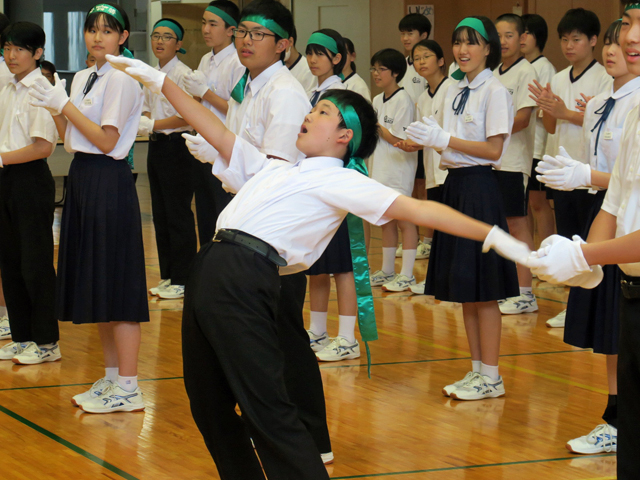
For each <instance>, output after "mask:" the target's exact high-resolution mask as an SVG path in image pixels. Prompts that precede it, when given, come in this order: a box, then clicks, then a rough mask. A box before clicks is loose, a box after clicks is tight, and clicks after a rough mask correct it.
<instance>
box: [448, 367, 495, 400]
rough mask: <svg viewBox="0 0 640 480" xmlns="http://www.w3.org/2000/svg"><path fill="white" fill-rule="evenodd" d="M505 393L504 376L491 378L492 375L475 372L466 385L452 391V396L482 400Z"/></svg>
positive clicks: (461, 398)
mask: <svg viewBox="0 0 640 480" xmlns="http://www.w3.org/2000/svg"><path fill="white" fill-rule="evenodd" d="M504 394H505V391H504V382H503V381H502V377H500V378H498V380H496V381H494V380H491V377H488V376H487V375H482V374H480V373H477V372H476V373H474V374H473V376H472V377H471V379H469V380H468V381H467V384H466V385H463V386H462V387H460V388H456V389H455V390H454V391H453V392H451V398H455V399H456V400H482V399H483V398H496V397H502V396H503V395H504Z"/></svg>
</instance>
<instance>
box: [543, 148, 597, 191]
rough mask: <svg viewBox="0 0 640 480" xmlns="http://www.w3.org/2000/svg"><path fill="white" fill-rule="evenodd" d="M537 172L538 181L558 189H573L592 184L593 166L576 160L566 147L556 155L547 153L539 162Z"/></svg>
mask: <svg viewBox="0 0 640 480" xmlns="http://www.w3.org/2000/svg"><path fill="white" fill-rule="evenodd" d="M536 172H538V173H541V174H542V175H537V176H536V178H537V179H538V181H540V182H543V183H545V184H546V185H547V186H549V187H551V188H554V189H556V190H565V191H571V190H575V189H576V188H580V187H590V186H591V166H590V165H587V164H585V163H582V162H579V161H578V160H574V159H573V158H571V156H570V155H569V154H568V153H567V151H566V150H565V149H564V147H560V154H559V155H556V156H555V157H551V156H549V155H545V156H544V157H542V161H541V162H540V163H538V166H537V167H536Z"/></svg>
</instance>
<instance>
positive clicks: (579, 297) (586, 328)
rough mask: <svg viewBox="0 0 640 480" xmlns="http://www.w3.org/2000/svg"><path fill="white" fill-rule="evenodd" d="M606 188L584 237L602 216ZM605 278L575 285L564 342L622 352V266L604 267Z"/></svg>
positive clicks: (607, 352) (593, 210)
mask: <svg viewBox="0 0 640 480" xmlns="http://www.w3.org/2000/svg"><path fill="white" fill-rule="evenodd" d="M605 193H606V192H605V191H601V192H598V193H597V194H596V198H595V200H594V203H593V205H592V207H591V211H590V212H589V221H588V224H587V228H586V231H584V232H583V237H582V238H584V239H586V238H587V236H588V234H589V229H590V228H591V224H592V223H593V221H594V220H595V218H596V217H597V216H598V213H599V212H600V208H601V207H602V202H604V197H605ZM602 270H603V272H604V278H603V279H602V282H601V283H600V285H598V286H597V287H596V288H593V289H590V290H587V289H584V288H579V287H572V288H571V290H570V291H569V301H568V303H567V318H566V320H565V327H564V341H565V343H568V344H569V345H573V346H574V347H580V348H592V349H593V351H594V353H602V354H605V355H617V354H618V334H619V325H620V320H619V315H620V313H619V303H620V295H621V289H620V269H619V268H618V266H617V265H605V266H604V267H603V269H602Z"/></svg>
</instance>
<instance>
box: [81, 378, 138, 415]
mask: <svg viewBox="0 0 640 480" xmlns="http://www.w3.org/2000/svg"><path fill="white" fill-rule="evenodd" d="M80 408H81V409H82V410H84V411H85V412H88V413H112V412H141V411H143V410H144V400H143V399H142V392H141V391H140V387H138V388H136V389H135V390H134V391H133V392H127V391H126V390H125V389H123V388H122V387H121V386H120V385H118V384H117V383H111V385H108V386H107V388H106V389H105V390H104V392H102V395H99V396H97V397H95V398H92V399H91V400H87V401H86V402H83V403H81V404H80Z"/></svg>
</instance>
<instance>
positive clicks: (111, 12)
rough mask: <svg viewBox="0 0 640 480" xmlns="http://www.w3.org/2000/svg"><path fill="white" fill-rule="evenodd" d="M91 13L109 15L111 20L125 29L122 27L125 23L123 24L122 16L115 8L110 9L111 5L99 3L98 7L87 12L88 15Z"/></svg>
mask: <svg viewBox="0 0 640 480" xmlns="http://www.w3.org/2000/svg"><path fill="white" fill-rule="evenodd" d="M92 13H104V14H107V15H111V16H112V17H113V18H115V19H116V20H117V21H118V23H119V24H120V25H121V26H122V28H123V29H125V28H126V27H125V26H124V25H125V23H124V18H123V17H122V14H121V13H120V12H119V11H118V9H117V8H115V7H112V6H111V5H107V4H106V3H101V4H99V5H96V6H95V7H93V8H92V9H91V10H90V11H89V15H91V14H92Z"/></svg>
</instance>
